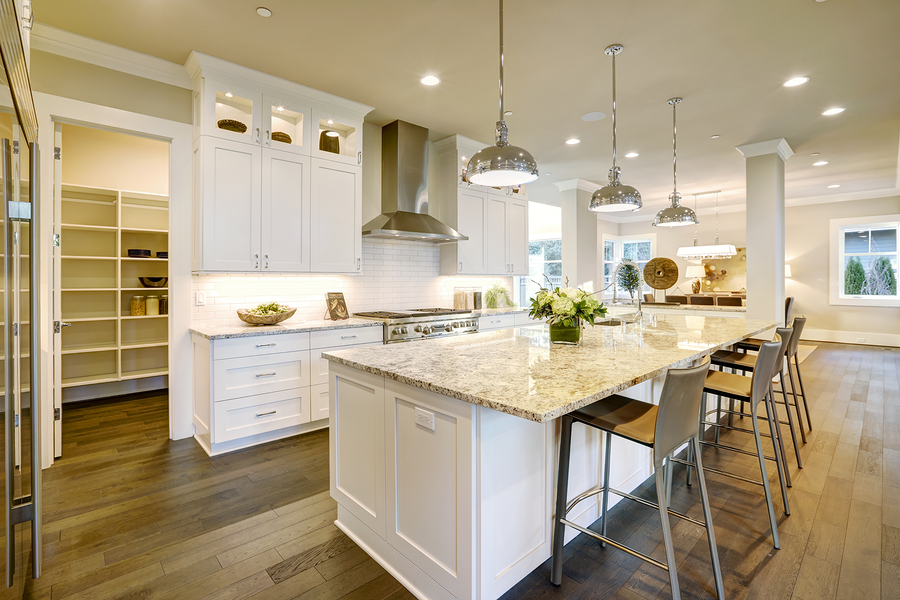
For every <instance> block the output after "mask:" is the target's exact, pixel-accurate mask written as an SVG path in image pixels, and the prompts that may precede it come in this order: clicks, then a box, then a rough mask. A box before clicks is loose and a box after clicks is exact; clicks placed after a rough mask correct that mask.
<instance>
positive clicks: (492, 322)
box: [491, 321, 502, 325]
mask: <svg viewBox="0 0 900 600" xmlns="http://www.w3.org/2000/svg"><path fill="white" fill-rule="evenodd" d="M494 323H502V321H491V325H493V324H494Z"/></svg>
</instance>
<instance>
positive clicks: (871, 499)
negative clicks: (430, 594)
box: [503, 344, 900, 600]
mask: <svg viewBox="0 0 900 600" xmlns="http://www.w3.org/2000/svg"><path fill="white" fill-rule="evenodd" d="M818 346H819V347H818V349H817V350H816V351H815V352H813V353H812V355H810V357H809V358H807V359H806V360H805V361H804V362H803V364H802V365H801V368H802V371H803V381H804V383H805V384H806V391H807V393H808V394H809V397H810V401H811V406H810V411H811V413H812V424H813V430H812V432H811V433H809V434H807V437H808V443H807V444H806V445H803V446H802V447H801V452H800V455H801V459H802V461H803V466H804V468H803V469H802V470H801V469H797V467H796V458H795V457H794V454H793V449H792V448H790V447H788V460H789V462H790V463H791V466H792V468H791V475H792V477H793V478H794V481H793V484H794V485H793V487H792V488H789V496H788V501H789V503H790V507H791V515H790V516H785V515H784V513H783V512H782V509H783V506H782V503H781V496H780V492H779V490H778V484H777V478H776V475H775V469H774V468H770V480H771V481H772V484H773V487H772V493H773V495H774V497H775V509H776V514H777V515H778V517H779V518H778V520H779V532H780V534H781V549H780V550H775V549H774V547H773V546H772V544H771V537H770V533H769V526H768V519H767V516H766V512H765V504H764V502H763V497H762V488H760V487H758V486H753V485H750V484H744V483H742V482H739V481H736V480H733V479H729V478H726V477H722V476H715V475H713V474H708V475H707V483H708V484H709V493H710V500H711V503H712V505H713V512H714V518H713V522H714V523H715V528H716V537H717V540H718V545H719V556H720V558H721V561H722V572H723V576H724V579H725V588H726V589H725V591H726V595H727V597H728V598H729V599H734V600H740V599H745V598H747V599H750V598H765V599H767V600H775V599H785V600H787V599H794V600H829V599H840V600H856V599H859V600H877V599H879V598H881V599H884V600H887V599H896V598H900V380H898V370H900V348H878V347H870V346H849V345H839V344H819V345H818ZM782 416H783V414H782ZM785 433H786V435H787V432H785ZM722 439H723V440H725V443H729V444H731V445H739V446H741V447H744V448H747V449H752V447H751V446H752V439H753V438H752V437H751V436H749V435H746V434H740V433H731V434H728V435H724V436H723V438H722ZM788 443H789V441H786V442H785V444H786V445H787V444H788ZM770 453H771V452H770ZM703 456H704V462H705V464H706V465H707V466H716V467H724V470H727V471H729V472H733V473H737V474H743V475H745V476H748V477H754V476H758V474H759V469H758V467H757V466H756V465H755V462H756V458H755V457H750V456H742V455H737V454H734V453H730V452H725V451H716V450H713V449H709V448H707V449H706V450H704V455H703ZM613 460H615V454H614V455H613ZM770 464H771V463H770ZM675 472H676V478H675V489H674V490H673V495H672V503H673V505H674V508H675V510H680V511H686V512H687V514H689V515H690V516H692V517H694V518H696V519H701V520H702V518H703V515H702V512H701V510H700V504H699V497H698V490H697V486H696V485H695V486H693V488H689V487H687V486H685V485H684V471H683V469H678V468H676V470H675ZM639 489H640V490H641V494H640V495H641V496H643V497H645V498H648V499H652V498H655V487H654V485H653V483H652V480H651V481H648V482H645V483H644V484H643V485H642V486H641V487H640V488H639ZM611 513H612V517H611V519H610V523H609V533H610V535H611V537H613V539H617V540H621V541H624V542H625V543H626V544H627V545H629V546H631V547H633V548H635V549H637V550H640V551H642V552H647V553H650V554H651V555H652V556H653V557H655V558H657V559H659V560H665V551H664V549H663V546H662V535H661V531H660V525H659V518H658V513H657V512H656V511H655V510H654V509H650V508H647V507H645V506H642V505H640V504H637V503H634V502H628V501H624V500H623V501H622V502H621V503H620V504H619V505H617V506H616V507H615V509H613V510H612V511H611ZM670 521H673V528H672V531H673V536H674V540H675V552H676V554H677V555H678V557H679V559H678V560H679V561H680V562H679V564H678V577H679V581H680V587H681V594H682V598H685V599H687V598H715V588H714V587H713V579H712V569H711V567H710V561H709V549H708V546H707V542H706V537H705V530H704V529H703V528H701V527H698V526H696V525H693V524H691V523H689V522H686V521H681V520H679V519H670ZM597 525H599V524H595V526H597ZM549 577H550V562H549V560H548V561H547V562H546V563H544V564H543V565H541V567H539V568H538V569H536V570H535V571H533V572H532V573H531V574H530V575H529V576H528V577H526V578H525V579H524V580H522V581H521V582H520V583H519V584H517V585H516V586H515V587H513V589H511V590H510V591H509V592H508V593H507V594H506V595H505V596H504V597H503V598H504V600H513V599H535V600H536V599H544V598H566V599H576V598H577V599H592V600H593V599H601V598H617V599H621V600H641V599H643V600H654V599H657V598H659V599H663V598H671V597H672V592H671V588H670V587H669V584H668V575H667V574H666V572H665V571H662V570H661V569H657V568H656V567H653V566H651V565H647V564H645V563H643V562H642V561H640V560H639V559H637V558H634V557H631V556H629V555H627V554H625V553H624V552H620V551H618V550H614V549H612V548H609V547H608V548H606V549H603V548H600V546H599V544H598V543H597V542H596V541H595V540H593V539H592V538H589V537H588V536H585V535H580V536H579V537H577V538H576V539H575V540H573V541H572V542H571V543H570V544H569V545H568V546H567V547H566V562H565V565H564V567H563V583H562V585H561V586H560V587H558V588H556V587H554V586H553V585H552V584H551V583H550V581H549Z"/></svg>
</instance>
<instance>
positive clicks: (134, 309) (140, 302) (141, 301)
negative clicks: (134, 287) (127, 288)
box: [131, 296, 147, 317]
mask: <svg viewBox="0 0 900 600" xmlns="http://www.w3.org/2000/svg"><path fill="white" fill-rule="evenodd" d="M146 314H147V302H146V300H145V298H144V297H143V296H132V297H131V316H132V317H143V316H144V315H146Z"/></svg>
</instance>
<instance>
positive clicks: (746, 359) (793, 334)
mask: <svg viewBox="0 0 900 600" xmlns="http://www.w3.org/2000/svg"><path fill="white" fill-rule="evenodd" d="M775 331H776V333H777V334H778V335H779V336H780V337H781V347H782V350H783V351H784V355H785V356H788V354H789V348H790V345H791V342H793V341H795V339H796V338H797V337H798V333H799V331H798V330H797V329H792V328H790V327H779V328H778V329H776V330H775ZM758 358H759V357H758V355H754V354H747V353H745V352H729V351H728V350H719V351H718V352H713V354H712V356H711V357H710V359H711V362H712V364H713V365H715V366H717V367H719V368H729V369H732V370H735V371H741V372H743V373H746V372H748V371H750V372H752V371H753V370H754V369H755V368H756V363H757V360H758ZM775 369H776V370H777V371H778V378H779V382H780V383H781V395H782V396H784V408H785V412H787V422H786V423H785V422H784V421H782V420H781V418H780V417H779V416H778V407H777V404H778V402H777V401H774V394H773V396H772V398H773V401H774V402H773V407H772V410H773V418H774V419H775V425H776V427H777V429H778V437H779V443H780V446H781V456H782V458H784V460H785V463H784V472H785V480H786V481H787V485H788V487H791V474H790V471H789V470H788V465H787V455H786V454H785V451H784V444H783V443H781V442H780V440H781V425H782V423H784V424H786V425H787V426H788V427H789V428H790V430H791V440H792V441H793V444H794V454H795V455H796V457H797V467H798V468H800V469H802V468H803V461H802V460H801V459H800V446H799V444H798V443H797V431H796V430H795V429H794V418H793V416H791V404H790V402H789V401H788V397H787V392H786V391H785V390H786V388H785V385H784V361H783V360H777V361H775ZM795 400H796V398H795ZM741 412H744V403H743V402H741ZM732 416H733V415H731V414H729V415H728V417H729V422H728V426H729V428H731V426H732V425H733V423H732V421H731V417H732ZM797 418H798V419H800V411H799V409H798V410H797ZM717 431H718V430H717ZM800 433H801V435H802V438H803V443H804V444H805V443H806V434H805V433H804V431H803V420H802V419H800ZM716 441H718V439H717V440H716Z"/></svg>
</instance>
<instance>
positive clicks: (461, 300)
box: [453, 288, 466, 309]
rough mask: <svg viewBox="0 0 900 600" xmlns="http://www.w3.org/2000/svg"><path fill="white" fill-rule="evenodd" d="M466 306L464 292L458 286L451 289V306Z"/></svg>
mask: <svg viewBox="0 0 900 600" xmlns="http://www.w3.org/2000/svg"><path fill="white" fill-rule="evenodd" d="M465 307H466V292H465V291H464V290H462V289H460V288H454V289H453V308H457V309H459V308H465Z"/></svg>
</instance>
